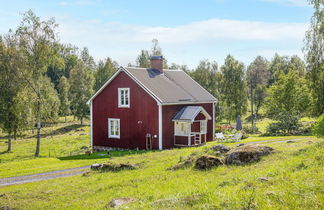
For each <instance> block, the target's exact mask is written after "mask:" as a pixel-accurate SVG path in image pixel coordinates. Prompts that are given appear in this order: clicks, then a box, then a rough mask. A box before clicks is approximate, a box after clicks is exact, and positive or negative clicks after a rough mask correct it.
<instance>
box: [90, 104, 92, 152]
mask: <svg viewBox="0 0 324 210" xmlns="http://www.w3.org/2000/svg"><path fill="white" fill-rule="evenodd" d="M92 119H93V118H92V101H91V102H90V147H92V146H93V131H92V129H93V125H92V123H93V122H92Z"/></svg>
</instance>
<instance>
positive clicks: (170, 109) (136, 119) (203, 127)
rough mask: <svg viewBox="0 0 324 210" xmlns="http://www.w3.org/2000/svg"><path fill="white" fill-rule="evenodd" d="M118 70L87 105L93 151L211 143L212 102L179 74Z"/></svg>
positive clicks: (154, 67) (159, 69)
mask: <svg viewBox="0 0 324 210" xmlns="http://www.w3.org/2000/svg"><path fill="white" fill-rule="evenodd" d="M162 63H163V58H162V56H153V57H152V58H151V68H148V69H146V68H133V67H125V68H124V67H120V68H119V70H118V71H117V72H116V73H115V74H114V75H113V76H112V77H111V78H110V79H109V80H108V81H107V82H106V83H105V84H104V85H103V86H102V87H101V88H100V90H98V92H97V93H96V94H95V95H94V96H92V97H91V99H90V100H89V101H88V103H89V105H90V118H91V120H90V121H91V146H93V148H94V149H95V150H105V149H111V148H123V149H136V148H138V149H160V150H161V149H169V148H172V147H175V146H194V145H200V144H203V143H205V142H206V141H211V140H213V139H214V129H213V128H214V116H215V113H214V108H215V103H216V99H215V98H214V97H213V96H212V95H211V94H210V93H208V92H207V91H206V90H205V89H204V88H202V87H201V86H200V85H199V84H198V83H197V82H195V81H194V80H193V79H192V78H191V77H190V76H189V75H187V74H186V73H185V72H184V71H182V70H166V69H163V64H162Z"/></svg>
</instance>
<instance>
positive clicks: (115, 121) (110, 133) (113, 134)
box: [108, 118, 120, 139]
mask: <svg viewBox="0 0 324 210" xmlns="http://www.w3.org/2000/svg"><path fill="white" fill-rule="evenodd" d="M111 124H113V127H114V130H111ZM117 129H118V130H117ZM116 131H118V135H117V134H116ZM108 138H114V139H119V138H120V119H117V118H108Z"/></svg>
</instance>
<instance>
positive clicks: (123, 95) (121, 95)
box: [118, 88, 129, 108]
mask: <svg viewBox="0 0 324 210" xmlns="http://www.w3.org/2000/svg"><path fill="white" fill-rule="evenodd" d="M118 107H127V108H128V107H129V88H118Z"/></svg>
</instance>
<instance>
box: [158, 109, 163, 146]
mask: <svg viewBox="0 0 324 210" xmlns="http://www.w3.org/2000/svg"><path fill="white" fill-rule="evenodd" d="M158 107H159V150H162V149H163V146H162V105H161V104H158Z"/></svg>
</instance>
